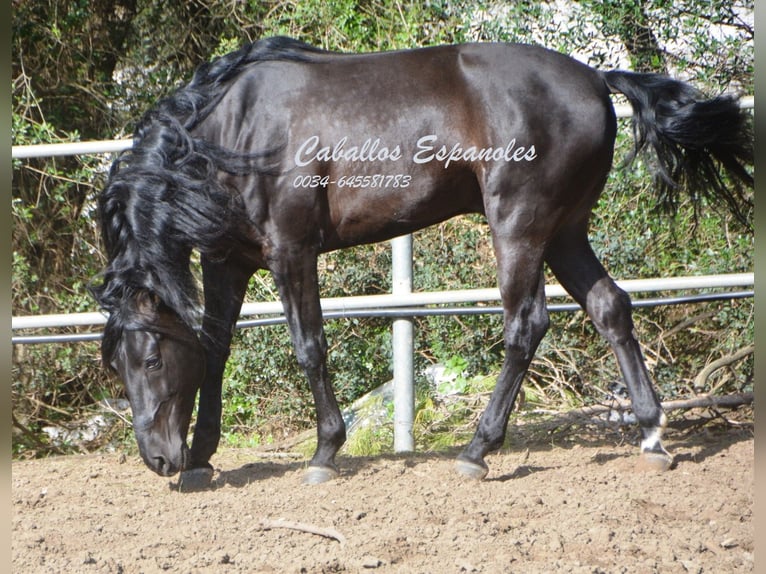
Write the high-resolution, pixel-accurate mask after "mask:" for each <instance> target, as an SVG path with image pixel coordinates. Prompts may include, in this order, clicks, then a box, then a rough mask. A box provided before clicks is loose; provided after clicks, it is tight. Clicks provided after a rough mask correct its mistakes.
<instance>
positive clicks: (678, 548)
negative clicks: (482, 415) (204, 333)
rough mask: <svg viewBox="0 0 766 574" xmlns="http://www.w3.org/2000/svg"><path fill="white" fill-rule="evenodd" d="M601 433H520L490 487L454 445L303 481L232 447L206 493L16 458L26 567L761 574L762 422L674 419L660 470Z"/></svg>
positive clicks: (131, 470) (121, 472)
mask: <svg viewBox="0 0 766 574" xmlns="http://www.w3.org/2000/svg"><path fill="white" fill-rule="evenodd" d="M514 433H518V431H513V432H512V434H514ZM592 434H593V433H591V434H590V435H589V436H587V437H585V436H582V435H569V436H565V437H558V438H557V439H556V440H549V441H545V442H541V441H539V440H538V441H536V442H529V441H525V440H524V438H523V436H517V437H512V438H516V439H518V440H517V441H516V444H517V445H518V446H516V447H514V448H512V449H510V450H506V451H503V452H501V453H499V454H495V455H491V456H490V457H488V462H489V464H490V474H489V476H488V477H487V479H486V480H485V481H484V482H481V483H473V482H467V481H465V480H463V479H461V478H459V477H458V476H457V475H456V474H455V473H454V472H453V469H452V466H453V463H452V456H453V454H454V453H439V454H434V453H430V454H413V455H406V456H404V455H402V456H382V457H374V458H350V457H341V458H340V463H341V466H342V474H341V476H340V477H339V478H338V479H337V480H335V481H334V482H332V483H327V484H324V485H320V486H304V485H303V484H302V483H301V479H302V475H303V473H302V471H303V468H304V466H305V461H302V460H295V459H290V458H275V457H273V456H272V457H271V458H263V457H261V456H260V454H259V453H258V452H256V451H252V450H243V449H239V450H224V451H222V452H220V453H218V454H217V455H216V456H215V458H214V460H213V463H214V465H215V467H216V473H215V476H214V478H213V483H212V485H211V488H210V489H208V490H206V491H202V492H180V491H179V489H178V479H177V478H171V479H165V478H160V477H158V476H156V475H154V474H152V473H151V472H150V471H149V470H147V469H146V468H145V467H144V466H143V463H142V462H141V461H140V460H139V459H138V458H137V457H133V456H130V457H125V456H124V455H119V454H103V455H85V456H69V457H60V458H51V459H47V460H34V461H24V462H14V463H13V466H12V470H13V487H12V529H13V532H12V560H13V571H14V572H19V573H22V572H23V573H25V574H32V573H36V572H45V573H53V572H65V573H73V572H93V573H96V572H99V573H100V572H109V573H122V572H124V573H128V572H130V573H132V572H183V573H196V572H200V573H203V572H204V573H208V572H212V573H218V572H221V573H244V572H247V573H260V572H278V573H282V572H288V573H293V572H295V573H299V572H309V573H314V572H364V571H377V572H405V573H409V572H418V573H419V572H422V573H452V572H455V573H460V572H492V573H494V572H497V573H505V572H519V573H555V572H573V573H591V574H592V573H610V574H611V573H631V574H641V573H654V572H656V573H662V574H673V573H692V574H699V573H722V572H726V573H732V572H752V571H753V570H754V563H753V560H754V557H753V554H754V552H753V545H754V521H753V492H754V471H753V466H754V464H753V463H754V440H753V435H752V428H751V427H747V428H744V429H743V428H731V427H712V426H711V425H707V426H705V427H704V428H697V429H696V430H694V431H693V432H689V431H684V432H682V431H679V430H676V431H672V430H671V431H670V432H668V434H667V437H668V440H667V441H666V446H667V447H668V448H669V449H671V450H672V452H673V454H674V456H675V459H676V465H675V468H674V469H673V470H671V471H669V472H666V473H662V474H658V473H647V472H637V471H636V470H635V461H636V458H637V452H638V450H637V447H636V446H634V445H625V444H616V441H615V440H609V441H607V440H604V435H600V438H598V439H594V438H593V436H592Z"/></svg>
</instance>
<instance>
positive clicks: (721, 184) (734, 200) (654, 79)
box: [604, 71, 753, 227]
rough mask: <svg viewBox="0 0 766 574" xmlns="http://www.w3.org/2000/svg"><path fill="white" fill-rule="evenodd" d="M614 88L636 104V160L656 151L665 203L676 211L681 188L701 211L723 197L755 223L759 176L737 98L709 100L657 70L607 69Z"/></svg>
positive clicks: (742, 216) (747, 122) (745, 220)
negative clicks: (648, 150)
mask: <svg viewBox="0 0 766 574" xmlns="http://www.w3.org/2000/svg"><path fill="white" fill-rule="evenodd" d="M604 79H605V81H606V83H607V85H608V86H609V88H610V89H611V90H612V91H613V92H620V93H622V94H624V95H625V97H627V98H628V101H629V102H630V104H631V106H632V107H633V112H634V115H633V132H634V135H635V138H636V146H635V150H634V152H633V154H632V156H631V159H632V158H633V157H635V155H636V154H638V153H639V152H640V151H642V150H643V149H645V148H646V147H647V146H648V147H650V148H651V149H653V150H654V152H655V154H656V159H657V162H656V171H655V183H656V185H657V192H658V198H659V201H660V204H661V205H662V206H663V207H665V208H667V209H669V210H670V211H671V212H672V213H674V212H675V210H676V209H677V207H678V203H679V198H680V192H681V191H682V190H685V191H686V192H687V193H688V194H689V196H690V197H691V199H692V201H693V203H694V207H695V214H696V213H697V212H698V210H699V209H700V207H701V206H700V201H701V200H702V199H709V200H712V201H713V202H714V203H716V202H719V201H723V202H724V203H725V204H726V205H727V206H728V207H729V209H730V210H731V212H732V213H733V214H734V215H735V216H736V218H737V219H738V220H739V221H741V222H742V223H743V224H744V225H745V226H747V227H752V212H753V199H752V194H751V193H750V192H749V191H748V189H747V188H749V187H752V186H753V176H752V175H751V174H750V172H749V171H748V169H747V167H746V166H752V165H753V131H752V122H751V119H750V114H748V113H747V112H745V111H743V110H742V109H741V108H740V106H739V102H738V101H737V99H736V98H735V97H731V96H719V97H716V98H713V99H706V98H705V97H704V96H703V95H702V94H701V93H700V92H699V91H698V90H697V89H695V88H693V87H692V86H690V85H688V84H685V83H683V82H679V81H677V80H673V79H670V78H668V77H666V76H660V75H657V74H636V73H632V72H622V71H614V72H605V73H604Z"/></svg>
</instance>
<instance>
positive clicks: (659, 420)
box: [546, 228, 673, 470]
mask: <svg viewBox="0 0 766 574" xmlns="http://www.w3.org/2000/svg"><path fill="white" fill-rule="evenodd" d="M546 260H547V262H548V264H549V265H550V267H551V270H552V271H553V273H554V274H555V275H556V278H557V279H558V280H559V281H560V282H561V285H562V286H563V287H564V288H565V289H566V290H567V291H568V292H569V293H570V294H571V295H572V297H574V299H575V300H576V301H577V302H578V303H579V304H580V305H581V306H582V307H583V308H584V309H585V310H586V312H587V313H588V315H589V316H590V318H591V319H592V321H593V323H594V324H595V326H596V328H597V329H598V331H599V333H601V335H603V337H604V338H605V339H606V340H607V341H608V342H609V344H610V345H611V347H612V349H613V351H614V354H615V356H616V357H617V362H618V363H619V365H620V370H621V371H622V376H623V378H624V379H625V383H626V385H627V387H628V392H629V393H630V397H631V400H632V405H633V412H634V413H635V415H636V418H637V419H638V423H639V426H640V427H641V432H642V435H643V440H642V442H641V452H642V464H643V465H644V466H645V467H648V468H653V469H657V470H667V469H668V468H670V466H671V464H672V462H673V458H672V457H671V456H670V454H668V452H667V451H666V450H665V449H664V448H663V446H662V442H661V437H662V431H663V429H664V427H665V425H666V423H667V418H666V416H665V413H664V412H663V411H662V407H661V406H660V401H659V399H658V398H657V395H656V393H655V391H654V387H653V385H652V381H651V379H650V377H649V373H648V371H647V369H646V365H645V363H644V358H643V355H642V353H641V348H640V346H639V344H638V341H637V340H636V338H635V336H634V334H633V320H632V318H631V303H630V297H629V296H628V294H627V293H625V292H624V291H623V290H622V289H620V288H619V287H618V286H617V285H616V284H615V283H614V281H613V280H612V279H611V278H610V277H609V275H608V274H607V272H606V270H605V269H604V268H603V266H602V265H601V263H600V262H599V260H598V259H597V257H596V255H595V254H594V253H593V250H592V249H591V246H590V243H589V242H588V239H587V235H586V231H585V229H584V228H583V229H577V230H576V231H571V232H568V233H564V234H561V235H559V236H558V237H557V238H556V240H555V241H553V242H552V243H551V245H550V247H549V249H548V252H547V254H546Z"/></svg>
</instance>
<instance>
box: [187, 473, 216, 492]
mask: <svg viewBox="0 0 766 574" xmlns="http://www.w3.org/2000/svg"><path fill="white" fill-rule="evenodd" d="M212 481H213V469H212V468H207V467H199V468H190V469H189V470H184V471H183V472H182V473H181V478H180V479H179V480H178V490H179V491H181V492H193V491H195V490H205V489H206V488H208V487H209V486H210V483H211V482H212Z"/></svg>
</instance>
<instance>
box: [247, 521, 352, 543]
mask: <svg viewBox="0 0 766 574" xmlns="http://www.w3.org/2000/svg"><path fill="white" fill-rule="evenodd" d="M258 527H259V528H260V529H261V530H272V529H274V528H287V529H288V530H297V531H299V532H306V533H308V534H315V535H317V536H323V537H324V538H331V539H332V540H337V541H338V542H340V543H341V544H345V543H346V537H345V536H343V534H341V533H340V532H338V531H337V530H335V529H334V528H320V527H319V526H314V525H313V524H305V523H303V522H293V521H291V520H284V519H282V518H279V519H277V520H269V519H268V518H264V519H263V520H261V522H260V523H259V525H258Z"/></svg>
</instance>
